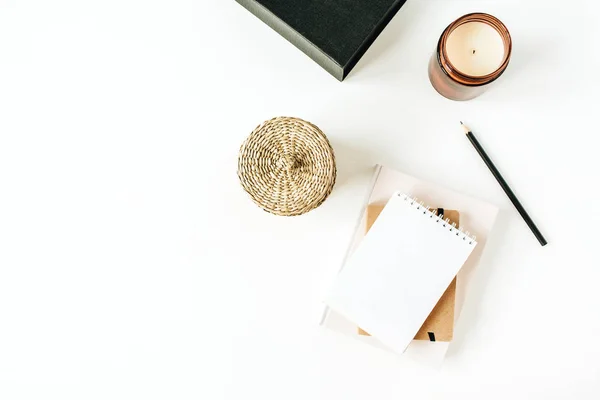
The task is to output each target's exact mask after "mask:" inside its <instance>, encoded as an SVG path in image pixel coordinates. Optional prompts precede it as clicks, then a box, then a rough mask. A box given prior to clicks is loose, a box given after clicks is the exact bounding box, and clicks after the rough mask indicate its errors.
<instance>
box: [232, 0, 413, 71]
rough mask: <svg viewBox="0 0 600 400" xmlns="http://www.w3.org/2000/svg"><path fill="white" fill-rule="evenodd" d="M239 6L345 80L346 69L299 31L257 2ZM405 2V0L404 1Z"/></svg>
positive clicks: (241, 0) (244, 0)
mask: <svg viewBox="0 0 600 400" xmlns="http://www.w3.org/2000/svg"><path fill="white" fill-rule="evenodd" d="M235 1H236V2H237V3H238V4H240V5H241V6H242V7H244V8H245V9H246V10H248V11H250V13H252V14H253V15H254V16H255V17H257V18H258V19H259V20H261V21H262V22H263V23H265V24H266V25H267V26H269V27H270V28H271V29H273V30H274V31H275V32H277V33H278V34H279V35H280V36H282V37H283V38H284V39H286V40H287V41H288V42H290V43H291V44H292V45H293V46H295V47H296V48H297V49H299V50H300V51H302V52H303V53H304V54H305V55H306V56H308V57H309V58H310V59H311V60H313V61H314V62H316V63H317V64H318V65H320V66H321V68H323V69H324V70H325V71H327V72H329V74H331V75H332V76H333V77H334V78H336V79H337V80H339V81H340V82H341V81H343V80H344V77H345V73H344V67H343V66H342V65H340V64H339V63H338V62H337V61H335V60H334V59H333V58H331V57H330V56H329V55H327V54H326V53H325V52H323V51H322V50H321V49H319V47H317V46H316V45H315V44H314V43H312V42H311V41H310V40H308V39H307V38H306V37H304V36H302V35H301V34H300V33H299V32H298V31H296V30H295V29H294V28H292V27H291V26H290V25H288V24H287V23H286V22H285V21H283V20H282V19H281V18H279V17H278V16H277V15H275V14H274V13H273V12H271V10H269V9H268V8H266V7H265V6H263V5H262V4H260V3H258V2H257V1H256V0H235ZM401 1H402V0H401ZM404 1H405V0H404Z"/></svg>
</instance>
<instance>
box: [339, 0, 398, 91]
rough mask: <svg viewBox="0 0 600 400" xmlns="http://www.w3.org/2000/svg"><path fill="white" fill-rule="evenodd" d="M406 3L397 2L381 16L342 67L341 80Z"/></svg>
mask: <svg viewBox="0 0 600 400" xmlns="http://www.w3.org/2000/svg"><path fill="white" fill-rule="evenodd" d="M405 3H406V0H397V1H396V2H395V3H394V4H393V5H392V6H391V7H390V9H389V10H388V11H387V12H386V13H385V14H384V15H383V17H382V18H381V20H380V21H379V22H378V23H377V24H376V25H375V27H374V28H373V30H372V31H371V33H370V34H369V35H368V36H367V37H366V38H365V40H364V41H363V42H362V43H361V45H360V46H358V49H357V50H356V51H355V52H354V54H353V55H352V56H351V57H350V59H349V60H348V62H347V63H346V64H345V65H344V66H343V78H342V79H345V78H346V77H347V76H348V75H349V74H350V72H352V70H353V69H354V67H355V66H356V64H358V62H359V61H360V60H361V58H362V57H363V56H364V55H365V53H366V52H367V50H369V48H371V45H372V44H373V43H374V42H375V40H377V38H378V37H379V35H381V33H382V32H383V31H384V29H385V28H387V26H388V25H389V23H390V22H391V21H392V19H393V18H394V17H395V16H396V14H397V13H398V11H400V9H401V8H402V6H403V5H404V4H405Z"/></svg>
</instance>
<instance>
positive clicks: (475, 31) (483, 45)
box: [446, 22, 504, 76]
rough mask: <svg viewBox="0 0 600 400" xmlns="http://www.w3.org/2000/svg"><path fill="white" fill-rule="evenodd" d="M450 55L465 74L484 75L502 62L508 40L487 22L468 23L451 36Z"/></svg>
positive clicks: (448, 46) (454, 63) (458, 68)
mask: <svg viewBox="0 0 600 400" xmlns="http://www.w3.org/2000/svg"><path fill="white" fill-rule="evenodd" d="M446 54H447V55H448V60H449V61H450V63H452V65H453V66H454V67H455V68H456V69H457V70H458V71H460V72H461V73H463V74H466V75H470V76H484V75H488V74H491V73H492V72H494V71H496V70H497V69H498V68H499V67H500V65H502V62H503V60H504V41H503V40H502V36H501V35H500V33H499V32H498V31H497V30H496V29H494V28H493V27H492V26H490V25H488V24H484V23H483V22H467V23H464V24H462V25H460V26H458V27H457V28H456V29H454V31H452V32H451V33H450V35H449V36H448V39H447V41H446Z"/></svg>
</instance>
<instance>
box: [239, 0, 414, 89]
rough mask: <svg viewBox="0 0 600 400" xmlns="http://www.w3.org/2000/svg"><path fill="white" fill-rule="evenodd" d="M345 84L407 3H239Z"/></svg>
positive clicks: (343, 0) (263, 0) (357, 0)
mask: <svg viewBox="0 0 600 400" xmlns="http://www.w3.org/2000/svg"><path fill="white" fill-rule="evenodd" d="M236 1H237V2H238V3H240V4H241V5H243V6H244V7H246V8H247V9H248V10H249V11H250V12H252V13H253V14H254V15H256V16H257V17H258V18H260V19H261V20H262V21H263V22H264V23H266V24H267V25H269V26H270V27H271V28H273V29H274V30H275V31H277V32H279V34H280V35H282V36H283V37H284V38H286V39H287V40H288V41H290V42H291V43H292V44H294V45H295V46H296V47H298V48H299V49H300V50H302V51H303V52H304V53H305V54H307V55H308V56H309V57H310V58H312V59H313V60H314V61H315V62H317V63H318V64H319V65H320V66H322V67H323V68H325V70H327V71H328V72H329V73H330V74H332V75H333V76H335V77H336V78H337V79H339V80H340V81H342V80H344V78H345V77H346V76H347V75H348V74H349V73H350V71H351V70H352V68H354V66H355V65H356V63H357V62H358V60H360V58H361V57H362V56H363V54H365V52H366V51H367V49H368V48H369V46H371V44H372V43H373V42H374V41H375V39H376V38H377V36H379V34H380V33H381V31H383V29H384V28H385V27H386V25H387V24H388V23H389V22H390V20H391V19H392V18H393V17H394V15H396V12H398V10H399V9H400V7H402V5H403V4H404V2H405V1H406V0H236Z"/></svg>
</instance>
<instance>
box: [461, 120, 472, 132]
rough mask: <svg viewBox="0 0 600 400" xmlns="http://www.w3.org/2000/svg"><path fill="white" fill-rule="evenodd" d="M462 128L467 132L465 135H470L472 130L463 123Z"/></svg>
mask: <svg viewBox="0 0 600 400" xmlns="http://www.w3.org/2000/svg"><path fill="white" fill-rule="evenodd" d="M460 126H462V128H463V130H464V131H465V134H467V135H468V134H469V132H471V130H470V129H469V128H468V127H467V126H466V125H465V124H463V122H462V121H460Z"/></svg>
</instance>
